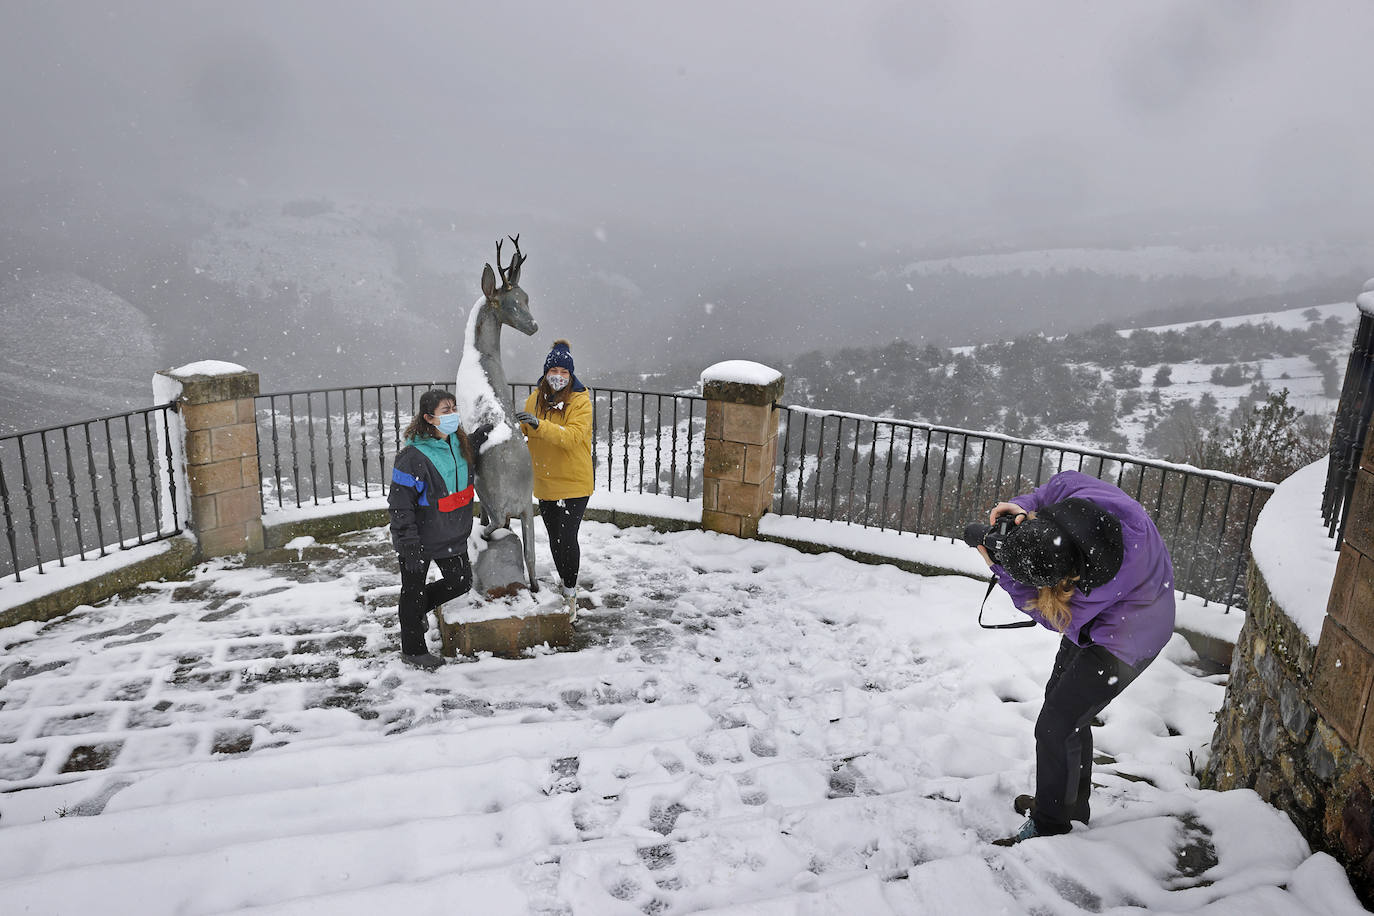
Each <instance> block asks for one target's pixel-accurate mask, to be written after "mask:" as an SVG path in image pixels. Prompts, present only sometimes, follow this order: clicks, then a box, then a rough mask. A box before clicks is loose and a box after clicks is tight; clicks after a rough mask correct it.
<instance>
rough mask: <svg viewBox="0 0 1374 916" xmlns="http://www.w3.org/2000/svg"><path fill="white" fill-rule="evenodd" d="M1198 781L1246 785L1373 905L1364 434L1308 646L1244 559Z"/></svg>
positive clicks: (1372, 467) (1371, 513)
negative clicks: (1327, 592)
mask: <svg viewBox="0 0 1374 916" xmlns="http://www.w3.org/2000/svg"><path fill="white" fill-rule="evenodd" d="M1247 582H1248V586H1247V587H1248V591H1249V600H1250V610H1249V613H1248V616H1247V617H1246V621H1245V626H1244V628H1243V629H1242V630H1241V635H1240V639H1239V641H1238V642H1237V643H1236V651H1235V655H1234V657H1233V659H1232V662H1231V678H1230V682H1229V684H1228V686H1227V689H1226V701H1225V703H1224V704H1223V705H1222V708H1221V711H1220V712H1219V713H1218V716H1217V730H1216V734H1215V735H1214V737H1213V740H1212V757H1211V760H1210V762H1209V763H1208V766H1207V771H1206V772H1205V774H1204V776H1203V785H1204V786H1206V787H1209V788H1215V789H1223V790H1224V789H1236V788H1251V789H1254V790H1255V791H1256V792H1257V793H1258V794H1259V795H1260V797H1261V798H1263V799H1264V800H1265V801H1267V802H1269V803H1270V804H1272V805H1274V806H1275V807H1277V808H1279V809H1281V810H1283V811H1284V812H1286V813H1287V814H1288V816H1289V817H1290V818H1291V819H1292V820H1293V822H1294V823H1295V824H1296V825H1297V827H1298V829H1299V830H1301V831H1302V833H1303V835H1304V836H1305V837H1307V841H1308V842H1309V843H1310V844H1311V845H1312V847H1313V848H1314V849H1320V850H1324V851H1326V852H1329V853H1330V854H1332V855H1333V856H1335V857H1336V858H1337V859H1339V860H1340V861H1341V862H1342V864H1344V865H1345V867H1346V870H1347V872H1348V873H1349V875H1350V882H1351V885H1352V886H1353V887H1354V888H1355V891H1356V893H1357V894H1359V896H1360V899H1361V900H1362V901H1363V902H1364V904H1365V905H1366V906H1369V905H1370V904H1371V903H1374V715H1367V714H1366V712H1367V708H1368V703H1369V697H1370V692H1371V687H1374V436H1371V439H1370V441H1369V442H1367V443H1366V446H1365V452H1364V461H1363V464H1362V466H1361V468H1360V472H1359V478H1358V480H1357V483H1356V487H1355V496H1354V502H1353V503H1352V505H1351V508H1350V513H1349V516H1348V522H1347V524H1346V531H1345V542H1344V543H1343V544H1342V546H1341V556H1340V560H1339V563H1338V565H1337V567H1336V577H1335V581H1334V583H1333V584H1332V588H1331V596H1330V601H1329V603H1328V605H1327V616H1326V619H1325V621H1324V622H1323V625H1322V632H1321V638H1320V639H1319V641H1318V643H1317V645H1316V646H1313V645H1312V644H1311V642H1310V641H1309V640H1308V639H1307V637H1306V636H1305V635H1304V634H1303V633H1302V632H1301V630H1300V629H1299V628H1298V627H1297V625H1296V624H1294V623H1293V621H1292V620H1290V619H1289V617H1288V615H1287V614H1286V613H1284V610H1283V608H1281V607H1280V606H1279V605H1278V604H1277V603H1276V602H1275V601H1274V598H1273V595H1272V594H1271V593H1270V591H1269V586H1268V584H1267V583H1266V582H1265V581H1264V576H1263V574H1262V573H1261V572H1260V570H1259V569H1258V568H1257V567H1256V566H1255V564H1254V563H1253V562H1252V563H1251V564H1250V571H1249V578H1248V580H1247Z"/></svg>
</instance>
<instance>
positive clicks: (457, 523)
mask: <svg viewBox="0 0 1374 916" xmlns="http://www.w3.org/2000/svg"><path fill="white" fill-rule="evenodd" d="M486 439H487V430H486V429H479V430H477V431H475V432H472V433H469V434H468V445H469V446H470V447H471V451H472V454H473V455H476V454H478V453H479V452H480V451H481V449H482V443H484V442H485V441H486ZM474 473H476V468H472V467H469V466H468V463H467V462H466V461H465V460H463V452H462V449H461V448H459V446H458V436H457V435H456V434H455V435H452V436H449V437H448V439H428V438H426V439H407V440H406V447H405V448H403V449H401V451H400V452H398V453H397V455H396V460H395V462H393V465H392V469H391V492H390V493H389V494H388V495H387V507H388V509H389V510H390V512H391V543H392V544H393V545H395V547H396V550H397V552H398V553H408V552H410V551H412V550H414V549H415V547H417V546H418V547H419V548H420V549H421V551H422V555H423V556H425V557H427V558H429V559H431V560H434V559H439V558H441V557H453V556H459V555H465V554H466V553H467V550H468V535H469V534H470V533H471V532H472V499H473V486H472V478H473V474H474Z"/></svg>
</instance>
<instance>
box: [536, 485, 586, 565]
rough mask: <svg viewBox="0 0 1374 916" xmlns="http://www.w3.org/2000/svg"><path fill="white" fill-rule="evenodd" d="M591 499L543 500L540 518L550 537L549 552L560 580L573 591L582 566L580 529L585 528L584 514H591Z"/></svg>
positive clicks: (540, 501)
mask: <svg viewBox="0 0 1374 916" xmlns="http://www.w3.org/2000/svg"><path fill="white" fill-rule="evenodd" d="M589 499H591V497H590V496H579V497H577V498H576V499H559V500H552V499H541V500H539V517H540V518H542V519H543V520H544V530H545V531H547V532H548V533H549V550H550V551H551V552H552V553H553V565H554V568H555V569H557V570H558V578H560V579H562V580H563V584H564V585H565V586H566V587H568V588H572V587H573V586H574V585H576V584H577V570H578V567H579V566H581V565H582V551H581V550H580V549H579V548H578V546H577V529H578V528H580V527H582V513H583V512H586V511H587V500H589Z"/></svg>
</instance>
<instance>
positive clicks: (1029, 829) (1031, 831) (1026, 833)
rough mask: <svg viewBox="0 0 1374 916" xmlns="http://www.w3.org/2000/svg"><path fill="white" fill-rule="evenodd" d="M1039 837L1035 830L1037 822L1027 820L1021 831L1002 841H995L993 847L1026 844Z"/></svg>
mask: <svg viewBox="0 0 1374 916" xmlns="http://www.w3.org/2000/svg"><path fill="white" fill-rule="evenodd" d="M1038 836H1040V834H1039V833H1037V832H1036V830H1035V821H1033V820H1031V819H1030V818H1026V822H1025V823H1024V824H1022V825H1021V829H1020V830H1018V831H1016V832H1015V833H1013V834H1012V835H1011V836H1008V837H1003V838H1002V839H1000V840H993V841H992V845H994V846H1015V845H1016V844H1017V843H1024V842H1025V841H1026V840H1030V839H1034V838H1035V837H1038Z"/></svg>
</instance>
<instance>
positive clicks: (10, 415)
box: [0, 273, 160, 433]
mask: <svg viewBox="0 0 1374 916" xmlns="http://www.w3.org/2000/svg"><path fill="white" fill-rule="evenodd" d="M0 341H3V345H0V404H2V405H4V409H3V411H0V433H5V432H14V431H17V430H19V429H28V428H31V427H34V426H46V425H51V424H52V423H54V422H68V421H71V420H78V419H84V418H86V417H92V416H96V415H98V414H104V413H114V412H116V411H123V410H130V409H133V408H137V407H146V406H147V405H148V403H149V397H150V396H151V395H150V391H149V388H148V383H149V380H150V379H151V378H152V376H153V372H154V371H156V370H157V369H158V368H160V366H159V362H158V335H157V333H156V332H155V330H154V328H153V325H152V323H151V322H150V321H149V319H148V317H147V316H146V315H144V314H143V313H142V312H141V311H139V309H137V308H135V307H134V306H133V305H132V304H130V303H129V302H128V301H127V300H125V299H123V298H121V297H120V296H118V295H116V294H115V293H112V292H110V291H109V290H108V289H105V288H104V287H102V286H100V285H98V284H96V283H93V282H91V281H89V280H86V279H84V278H82V277H79V276H77V275H75V274H69V273H53V274H40V275H37V276H32V277H27V278H25V279H7V280H5V281H4V282H3V283H0ZM54 411H58V412H59V413H60V416H59V415H58V414H55V413H54Z"/></svg>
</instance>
